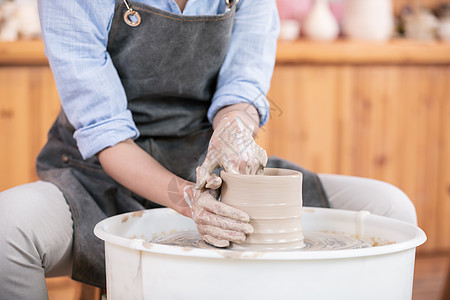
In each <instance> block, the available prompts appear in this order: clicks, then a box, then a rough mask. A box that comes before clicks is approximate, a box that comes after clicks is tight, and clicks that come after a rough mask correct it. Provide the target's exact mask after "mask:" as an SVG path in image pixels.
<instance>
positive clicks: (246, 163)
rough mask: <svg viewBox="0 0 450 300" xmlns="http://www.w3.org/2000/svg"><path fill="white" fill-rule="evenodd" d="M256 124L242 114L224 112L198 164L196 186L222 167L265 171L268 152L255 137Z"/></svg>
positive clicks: (244, 171)
mask: <svg viewBox="0 0 450 300" xmlns="http://www.w3.org/2000/svg"><path fill="white" fill-rule="evenodd" d="M253 127H254V125H252V124H251V122H248V121H247V122H246V121H245V120H244V119H241V118H240V117H234V118H233V117H228V116H225V117H224V118H223V119H222V120H221V121H220V122H219V123H218V125H217V127H216V129H215V130H214V133H213V135H212V137H211V140H210V142H209V147H208V153H207V155H206V158H205V161H204V162H203V164H202V165H201V166H200V167H198V168H197V182H196V186H195V188H196V189H202V188H204V187H205V185H206V182H207V181H208V179H209V178H210V177H211V174H212V172H213V171H214V170H215V169H217V168H220V167H223V168H224V169H225V171H227V172H230V173H234V174H248V175H255V174H263V172H264V167H265V166H266V164H267V154H266V151H265V150H264V149H263V148H261V147H260V146H259V145H258V144H256V142H255V140H254V139H253V131H254V128H253Z"/></svg>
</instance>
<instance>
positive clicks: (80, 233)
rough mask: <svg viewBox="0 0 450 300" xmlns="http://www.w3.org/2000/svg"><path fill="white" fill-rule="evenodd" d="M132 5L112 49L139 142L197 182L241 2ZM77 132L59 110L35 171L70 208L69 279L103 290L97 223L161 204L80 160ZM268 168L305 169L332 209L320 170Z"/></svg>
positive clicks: (117, 23)
mask: <svg viewBox="0 0 450 300" xmlns="http://www.w3.org/2000/svg"><path fill="white" fill-rule="evenodd" d="M224 1H225V0H224ZM129 3H130V4H131V6H132V8H133V9H134V10H135V11H137V12H138V13H139V15H140V17H141V23H140V24H139V25H138V26H136V27H132V26H129V25H128V24H126V23H125V22H124V18H123V16H124V13H126V11H127V7H126V6H125V5H124V4H123V3H122V2H121V1H116V7H115V13H114V17H113V21H112V22H113V23H112V26H111V30H110V33H109V40H108V48H107V50H108V52H109V53H110V55H111V58H112V60H113V63H114V66H115V67H116V69H117V71H118V74H119V76H120V78H121V81H122V84H123V86H124V88H125V92H126V95H127V99H128V108H129V109H130V110H131V112H132V115H133V120H134V122H135V123H136V126H137V128H138V129H139V132H140V137H139V138H138V139H137V140H136V143H137V144H138V145H139V146H140V147H141V148H142V149H144V150H145V151H146V152H148V153H149V154H150V155H152V156H153V157H154V158H155V159H156V160H157V161H159V162H160V163H161V164H162V165H163V166H164V167H165V168H167V169H168V170H170V171H171V172H173V173H174V174H176V175H178V176H180V177H182V178H184V179H187V180H191V181H195V168H196V167H197V166H198V165H200V164H201V162H202V161H203V160H204V157H205V154H206V150H207V146H208V143H209V139H210V137H211V134H212V128H211V125H210V124H209V122H208V120H207V117H206V113H207V110H208V107H209V105H210V103H211V99H212V97H213V94H214V91H215V87H216V82H217V76H218V72H219V70H220V67H221V65H222V62H223V60H224V59H225V55H226V53H227V49H228V43H229V40H230V36H231V32H232V28H233V20H234V14H235V10H236V5H235V4H233V5H232V7H231V9H229V10H227V11H226V12H224V13H222V14H218V15H213V16H184V15H178V14H173V13H169V12H166V11H162V10H160V9H157V8H154V7H151V6H148V5H145V4H142V3H138V2H133V1H129ZM74 131H75V130H74V128H73V127H72V125H70V123H69V122H68V120H67V117H66V115H65V114H64V112H63V111H61V113H60V114H59V116H58V117H57V119H56V121H55V123H54V124H53V126H52V127H51V129H50V131H49V134H48V142H47V144H46V145H45V146H44V148H43V149H42V151H41V153H40V154H39V156H38V159H37V170H38V175H39V177H40V179H41V180H46V181H50V182H53V183H54V184H56V185H57V186H58V187H59V188H60V189H61V190H62V192H63V193H64V195H65V197H66V200H67V202H68V204H69V206H70V209H71V212H72V218H73V223H74V248H73V255H74V261H73V273H72V278H73V279H75V280H78V281H81V282H85V283H88V284H92V285H96V286H100V287H105V265H104V247H103V242H102V241H101V240H100V239H98V238H96V237H95V236H94V234H93V228H94V226H95V224H97V223H98V222H99V221H101V220H103V219H105V218H107V217H110V216H113V215H116V214H120V213H124V212H129V211H135V210H142V209H151V208H156V207H161V206H160V205H158V204H156V203H154V202H151V201H148V200H145V199H143V198H141V197H139V196H137V195H135V194H133V193H132V192H130V191H129V190H127V189H126V188H124V187H123V186H121V185H120V184H118V183H117V182H115V181H114V180H113V179H111V178H110V177H109V176H108V175H106V173H105V172H104V171H103V169H102V167H101V165H100V163H99V161H98V159H97V157H96V156H94V157H92V158H89V159H87V160H83V159H82V157H81V155H80V153H79V151H78V149H77V146H76V142H75V140H74V139H73V133H74ZM269 165H270V166H274V167H287V168H293V169H297V170H301V171H304V172H306V173H305V174H306V176H305V178H304V182H305V183H304V185H305V187H308V189H305V191H304V193H307V195H306V194H304V197H305V205H310V206H328V203H327V199H326V196H325V194H324V192H323V189H322V187H321V184H320V182H319V181H318V178H317V176H316V175H315V174H313V173H311V172H308V171H306V170H303V169H301V168H299V167H298V166H296V165H293V164H290V163H289V162H285V161H283V160H280V159H278V158H274V159H271V160H269ZM309 187H311V188H309ZM308 199H309V200H308Z"/></svg>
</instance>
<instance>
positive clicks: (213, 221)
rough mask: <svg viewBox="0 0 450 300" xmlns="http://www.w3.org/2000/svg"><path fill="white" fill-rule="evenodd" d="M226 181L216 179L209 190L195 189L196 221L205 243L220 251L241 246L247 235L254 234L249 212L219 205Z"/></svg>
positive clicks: (208, 186)
mask: <svg viewBox="0 0 450 300" xmlns="http://www.w3.org/2000/svg"><path fill="white" fill-rule="evenodd" d="M221 184H222V180H221V179H220V177H218V176H217V175H213V176H211V177H210V179H209V180H208V183H207V185H206V187H205V188H202V189H200V190H197V189H195V188H194V185H192V186H191V193H190V194H191V195H192V196H191V197H189V200H188V201H189V202H191V203H189V206H190V207H191V212H192V219H193V220H194V222H195V225H196V226H197V230H198V232H199V233H200V235H201V236H202V239H203V240H204V241H205V242H207V243H208V244H211V245H213V246H216V247H220V248H224V247H228V246H230V242H233V243H236V244H240V243H242V242H244V241H245V239H246V235H247V234H251V233H252V232H253V227H252V226H251V225H250V224H249V221H250V217H249V215H248V214H246V213H245V212H243V211H241V210H239V209H236V208H234V207H231V206H229V205H226V204H224V203H222V202H220V201H218V200H217V199H218V192H217V188H219V187H220V185H221Z"/></svg>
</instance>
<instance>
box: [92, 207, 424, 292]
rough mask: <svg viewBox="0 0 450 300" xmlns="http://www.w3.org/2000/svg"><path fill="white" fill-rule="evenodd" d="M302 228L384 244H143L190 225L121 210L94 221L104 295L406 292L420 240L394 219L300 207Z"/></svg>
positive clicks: (161, 213) (161, 212)
mask: <svg viewBox="0 0 450 300" xmlns="http://www.w3.org/2000/svg"><path fill="white" fill-rule="evenodd" d="M302 223H303V228H304V231H305V232H309V231H327V232H336V233H345V234H347V235H352V236H358V237H359V238H361V239H364V240H366V241H369V242H375V243H381V244H383V243H386V242H389V243H388V244H385V245H382V246H377V247H372V248H365V249H350V250H333V251H310V252H308V251H290V252H252V251H236V250H220V249H197V248H186V247H184V248H183V247H178V246H168V245H160V244H153V243H148V241H149V240H151V239H152V238H153V237H155V236H157V235H161V234H167V233H170V232H174V231H183V230H193V229H195V225H194V223H193V221H192V220H190V219H188V218H186V217H183V216H181V215H179V214H178V213H176V212H174V211H172V210H170V209H167V208H162V209H153V210H146V211H141V212H134V213H127V214H123V215H118V216H114V217H111V218H108V219H105V220H103V221H101V222H100V223H98V224H97V226H96V227H95V229H94V233H95V235H97V236H98V237H99V238H100V239H102V240H104V241H105V253H106V273H107V296H108V299H113V300H114V299H130V300H131V299H246V300H248V299H258V300H259V299H346V300H347V299H358V300H361V299H377V300H378V299H384V300H386V299H392V300H401V299H405V300H406V299H408V300H410V299H411V296H412V284H413V273H414V258H415V249H416V247H417V246H419V245H421V244H423V243H424V242H425V240H426V236H425V233H424V232H423V231H422V230H421V229H420V228H418V227H416V226H413V225H411V224H408V223H405V222H401V221H398V220H394V219H390V218H386V217H381V216H376V215H371V214H370V213H368V212H364V211H363V212H354V211H345V210H336V209H324V208H304V209H303V219H302Z"/></svg>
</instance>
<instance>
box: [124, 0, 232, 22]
mask: <svg viewBox="0 0 450 300" xmlns="http://www.w3.org/2000/svg"><path fill="white" fill-rule="evenodd" d="M238 2H239V0H225V3H226V4H227V5H228V9H231V7H233V4H235V3H236V4H237V3H238ZM123 3H124V4H125V6H126V7H127V11H126V12H125V13H124V14H123V20H124V22H125V23H126V24H127V25H129V26H131V27H136V26H139V24H141V15H140V14H139V13H138V12H137V11H135V10H134V9H133V7H132V6H131V4H130V3H129V2H128V0H123Z"/></svg>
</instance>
